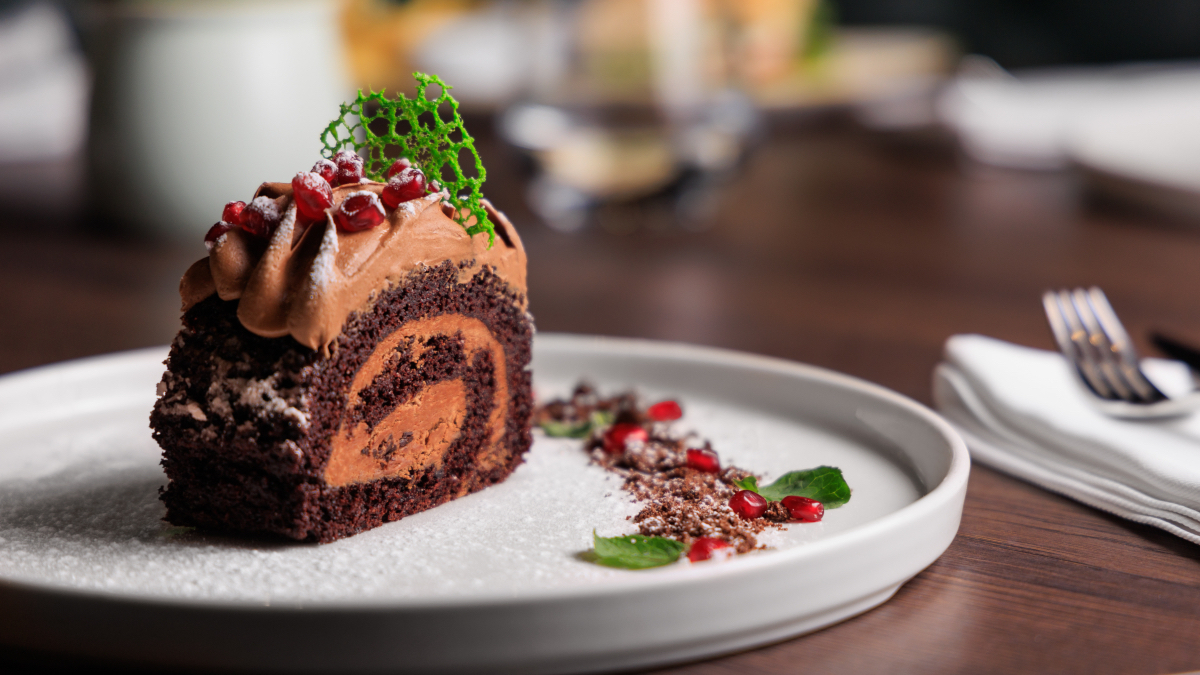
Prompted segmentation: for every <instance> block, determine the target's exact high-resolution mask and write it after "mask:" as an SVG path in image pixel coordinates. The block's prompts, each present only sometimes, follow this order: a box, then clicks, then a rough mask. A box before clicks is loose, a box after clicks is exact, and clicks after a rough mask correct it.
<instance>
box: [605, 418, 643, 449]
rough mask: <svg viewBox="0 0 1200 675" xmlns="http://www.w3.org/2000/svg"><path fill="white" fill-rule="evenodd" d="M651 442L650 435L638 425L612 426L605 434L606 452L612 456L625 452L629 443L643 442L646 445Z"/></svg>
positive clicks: (621, 424)
mask: <svg viewBox="0 0 1200 675" xmlns="http://www.w3.org/2000/svg"><path fill="white" fill-rule="evenodd" d="M648 440H650V434H648V433H646V430H645V429H643V428H642V427H641V426H639V425H637V424H630V423H628V422H621V423H620V424H614V425H612V428H611V429H609V430H608V431H607V432H605V434H604V451H605V452H607V453H608V454H610V455H619V454H621V453H623V452H625V446H626V445H628V443H629V441H641V442H643V443H645V442H646V441H648Z"/></svg>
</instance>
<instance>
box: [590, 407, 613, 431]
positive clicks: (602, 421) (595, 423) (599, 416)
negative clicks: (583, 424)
mask: <svg viewBox="0 0 1200 675" xmlns="http://www.w3.org/2000/svg"><path fill="white" fill-rule="evenodd" d="M615 419H617V416H616V414H614V413H612V412H610V411H608V410H593V411H592V416H591V422H592V428H593V429H600V428H602V427H609V426H612V423H613V421H614V420H615Z"/></svg>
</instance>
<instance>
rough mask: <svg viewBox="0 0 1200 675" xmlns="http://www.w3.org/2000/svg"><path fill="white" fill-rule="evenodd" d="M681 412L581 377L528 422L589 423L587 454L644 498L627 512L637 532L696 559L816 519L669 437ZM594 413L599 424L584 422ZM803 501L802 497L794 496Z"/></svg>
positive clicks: (803, 506)
mask: <svg viewBox="0 0 1200 675" xmlns="http://www.w3.org/2000/svg"><path fill="white" fill-rule="evenodd" d="M682 417H683V408H682V407H681V406H680V405H679V403H678V402H677V401H670V400H668V401H659V402H657V403H655V404H653V405H651V406H648V407H645V408H642V407H641V406H639V404H638V401H637V398H636V397H635V396H634V395H633V394H632V393H625V394H620V395H618V396H614V397H611V398H601V397H600V396H598V395H597V394H596V392H595V390H594V389H593V388H592V387H590V386H588V385H586V384H582V385H579V386H578V387H576V388H575V391H574V393H573V394H572V396H571V397H570V398H569V399H560V400H555V401H551V402H549V403H547V404H545V405H543V406H540V407H539V408H538V409H537V411H536V412H535V414H534V423H535V424H538V425H543V424H547V423H554V424H557V425H558V427H559V428H579V425H583V426H584V427H586V426H588V424H589V423H590V424H592V431H591V435H590V437H589V438H588V440H587V448H588V449H589V450H590V451H591V453H592V460H593V461H594V462H596V463H597V464H600V465H601V466H603V467H605V468H606V469H608V470H610V471H613V472H615V473H617V474H618V475H621V476H622V477H623V478H624V479H625V484H624V487H625V489H626V490H627V491H629V492H630V493H632V494H633V496H634V498H635V499H637V500H638V501H640V502H646V505H645V506H644V507H643V508H642V509H641V511H639V512H638V513H637V515H635V516H633V518H632V520H633V522H634V523H635V524H636V525H637V526H638V530H639V533H640V534H643V535H646V536H663V537H668V538H671V539H675V540H677V541H681V542H684V543H687V544H689V545H690V548H689V550H688V553H687V557H688V559H689V560H691V561H693V562H699V561H702V560H710V559H715V558H723V557H726V556H729V555H733V554H735V553H745V552H747V551H749V550H751V549H754V548H756V547H757V546H758V543H757V538H756V535H757V534H758V533H760V532H762V531H764V530H766V529H768V528H771V527H780V526H782V525H784V524H786V523H789V522H796V521H800V522H816V521H817V520H820V517H821V516H820V514H821V513H823V511H824V508H823V507H822V506H821V504H820V502H814V501H812V500H806V499H804V498H802V497H797V498H790V497H789V498H787V499H785V500H783V501H781V502H769V501H768V500H767V499H765V498H764V497H762V495H760V494H758V493H757V492H753V491H750V490H742V489H740V488H739V487H738V486H737V485H736V483H737V482H738V481H742V480H743V479H745V478H747V477H748V476H750V473H749V472H747V471H744V470H742V469H740V468H738V467H735V466H722V465H721V461H720V458H719V457H718V455H717V453H716V451H714V450H713V449H712V448H711V447H710V446H709V445H708V444H707V443H703V444H700V445H699V446H697V444H696V443H695V439H691V438H688V437H684V438H676V437H674V436H671V435H670V434H669V433H668V431H669V428H668V425H667V423H668V422H671V421H674V420H678V419H680V418H682ZM597 418H599V419H601V420H606V421H604V423H602V424H598V425H597V424H595V423H594V422H591V421H593V420H596V419H597ZM801 500H803V501H801Z"/></svg>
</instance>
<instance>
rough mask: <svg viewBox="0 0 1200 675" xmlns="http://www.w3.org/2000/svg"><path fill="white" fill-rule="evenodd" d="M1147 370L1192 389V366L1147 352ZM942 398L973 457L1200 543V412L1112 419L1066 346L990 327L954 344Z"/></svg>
mask: <svg viewBox="0 0 1200 675" xmlns="http://www.w3.org/2000/svg"><path fill="white" fill-rule="evenodd" d="M1143 369H1144V370H1145V371H1146V372H1147V376H1148V377H1150V378H1151V379H1153V380H1154V382H1155V384H1157V385H1159V387H1160V389H1163V390H1164V391H1166V392H1167V393H1172V391H1180V390H1187V389H1190V388H1191V382H1190V380H1191V378H1190V374H1189V372H1188V371H1187V368H1186V366H1184V365H1183V364H1180V363H1177V362H1173V361H1161V360H1157V359H1147V361H1146V362H1145V363H1144V364H1143ZM933 397H934V402H935V404H936V406H937V408H938V410H939V411H940V412H941V413H942V415H943V416H944V417H946V419H948V420H949V421H950V422H951V424H953V425H954V426H955V427H957V428H958V431H959V432H960V433H962V435H963V438H964V439H965V440H966V441H967V445H968V446H969V447H970V450H971V457H972V459H974V460H976V461H978V462H981V463H983V464H986V465H988V466H991V467H993V468H995V469H998V470H1000V471H1003V472H1005V473H1009V474H1012V475H1013V476H1016V477H1018V478H1022V479H1024V480H1027V481H1029V482H1031V483H1034V484H1036V485H1040V486H1041V487H1043V488H1046V489H1047V490H1052V491H1054V492H1058V493H1061V494H1063V495H1066V496H1068V497H1072V498H1074V499H1077V500H1079V501H1081V502H1083V503H1085V504H1088V505H1090V506H1093V507H1095V508H1098V509H1102V510H1104V511H1108V512H1109V513H1114V514H1116V515H1119V516H1122V517H1124V518H1128V519H1129V520H1133V521H1136V522H1139V523H1145V524H1147V525H1153V526H1155V527H1159V528H1162V529H1164V530H1166V531H1168V532H1170V533H1172V534H1175V535H1178V536H1180V537H1183V538H1184V539H1187V540H1188V541H1192V542H1195V543H1198V544H1200V413H1198V414H1195V415H1191V416H1188V417H1181V418H1173V419H1167V420H1137V421H1133V420H1121V419H1115V418H1112V417H1107V416H1105V415H1103V414H1101V413H1100V412H1098V411H1097V410H1096V409H1095V408H1093V407H1092V406H1091V405H1090V404H1089V402H1088V401H1087V399H1086V398H1085V394H1084V392H1083V391H1082V389H1081V388H1080V385H1079V384H1077V382H1076V381H1075V379H1074V378H1073V376H1072V374H1071V371H1070V367H1069V366H1068V364H1067V362H1066V361H1065V360H1064V359H1063V357H1062V356H1060V355H1059V354H1057V353H1054V352H1047V351H1042V350H1037V349H1029V348H1027V347H1021V346H1018V345H1014V344H1009V343H1007V342H1002V341H1000V340H995V339H992V338H988V337H983V336H981V335H956V336H954V337H951V338H950V339H949V340H948V341H947V342H946V350H945V361H944V362H943V363H941V364H940V365H938V367H937V369H936V370H935V372H934V378H933Z"/></svg>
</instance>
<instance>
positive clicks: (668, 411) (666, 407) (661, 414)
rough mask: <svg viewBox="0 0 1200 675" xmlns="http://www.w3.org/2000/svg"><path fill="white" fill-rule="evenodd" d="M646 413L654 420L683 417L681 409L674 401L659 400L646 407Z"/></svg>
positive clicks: (661, 420) (667, 420)
mask: <svg viewBox="0 0 1200 675" xmlns="http://www.w3.org/2000/svg"><path fill="white" fill-rule="evenodd" d="M646 414H647V415H649V416H650V419H652V420H654V421H655V422H670V421H671V420H677V419H679V418H680V417H683V409H682V408H680V407H679V404H678V403H676V402H675V401H659V402H658V403H655V404H654V405H652V406H650V407H649V408H646Z"/></svg>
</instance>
